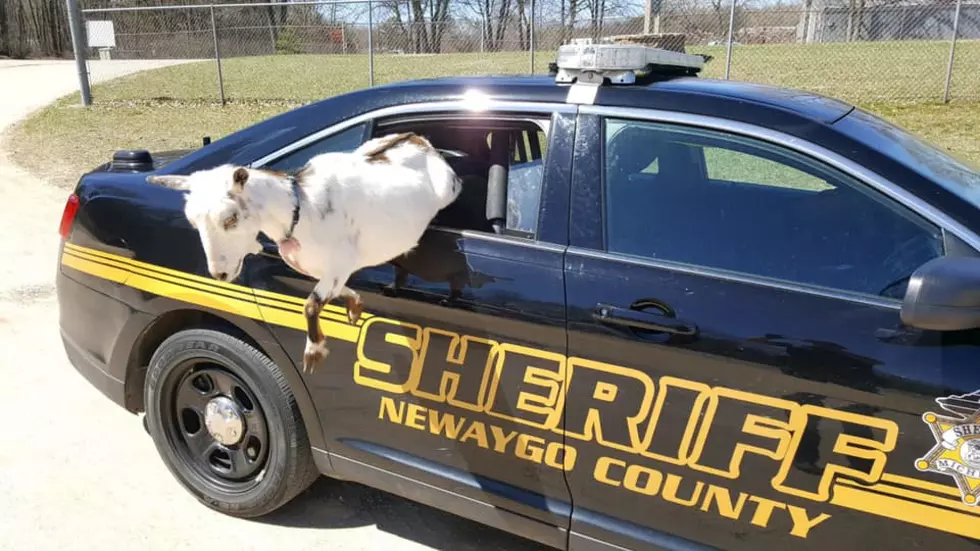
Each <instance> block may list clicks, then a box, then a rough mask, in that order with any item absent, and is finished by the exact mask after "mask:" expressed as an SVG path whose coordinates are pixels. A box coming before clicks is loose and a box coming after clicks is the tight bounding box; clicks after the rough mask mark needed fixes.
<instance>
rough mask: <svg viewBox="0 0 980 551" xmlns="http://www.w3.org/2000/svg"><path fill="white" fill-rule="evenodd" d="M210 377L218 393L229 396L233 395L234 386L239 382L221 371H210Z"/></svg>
mask: <svg viewBox="0 0 980 551" xmlns="http://www.w3.org/2000/svg"><path fill="white" fill-rule="evenodd" d="M211 378H212V379H213V380H214V384H215V386H216V387H217V389H218V393H220V394H223V395H225V396H227V397H229V398H231V397H233V396H234V392H235V387H236V386H238V385H239V384H238V383H237V382H235V381H234V380H232V378H231V377H229V376H228V375H227V374H225V373H223V372H221V371H212V372H211Z"/></svg>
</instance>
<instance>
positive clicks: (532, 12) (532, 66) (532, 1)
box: [528, 0, 534, 74]
mask: <svg viewBox="0 0 980 551" xmlns="http://www.w3.org/2000/svg"><path fill="white" fill-rule="evenodd" d="M530 23H531V28H530V29H528V30H529V31H530V33H529V35H530V36H528V42H529V43H530V44H529V45H530V50H531V74H534V0H531V21H530Z"/></svg>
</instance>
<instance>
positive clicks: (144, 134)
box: [6, 41, 980, 186]
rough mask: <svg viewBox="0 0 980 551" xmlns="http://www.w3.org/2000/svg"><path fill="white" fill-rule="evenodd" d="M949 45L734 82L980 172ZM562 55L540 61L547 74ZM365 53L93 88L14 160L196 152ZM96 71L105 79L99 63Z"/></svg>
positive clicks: (494, 58)
mask: <svg viewBox="0 0 980 551" xmlns="http://www.w3.org/2000/svg"><path fill="white" fill-rule="evenodd" d="M948 48H949V46H948V44H946V43H942V42H916V43H889V44H882V43H878V44H826V45H824V44H821V45H809V46H805V47H801V46H796V45H756V46H737V47H736V48H735V51H734V53H733V57H732V69H731V76H732V78H733V79H738V80H749V81H753V82H764V83H773V84H779V85H784V86H790V87H794V88H803V89H807V90H812V91H816V92H818V93H822V94H826V95H830V96H835V97H838V98H841V99H844V100H846V101H851V102H853V103H856V104H858V105H860V106H861V107H864V108H866V109H868V110H870V111H872V112H875V113H877V114H879V115H882V116H884V117H885V118H887V119H889V120H891V121H892V122H895V123H897V124H899V125H900V126H903V127H905V128H907V129H909V130H911V131H913V132H915V133H917V134H918V135H920V136H923V137H924V138H926V139H927V140H929V141H931V142H933V143H935V144H937V145H939V146H941V147H943V148H945V149H947V150H948V151H951V152H953V153H954V154H957V155H958V156H960V157H962V158H965V159H968V160H970V161H973V162H975V163H977V164H980V138H978V137H977V135H976V129H977V128H980V72H978V71H976V70H975V69H973V70H971V69H970V68H975V67H980V41H961V42H959V43H958V45H957V57H956V65H955V67H956V69H955V72H954V78H953V82H952V96H953V98H954V101H953V102H951V103H950V104H946V105H944V104H942V103H941V102H940V99H941V94H942V90H943V84H944V78H945V67H946V56H947V55H948ZM689 51H691V52H692V53H708V54H711V55H713V56H714V59H713V60H712V61H710V62H709V63H708V64H707V65H706V67H705V70H704V72H703V73H702V74H703V76H705V77H709V78H710V77H722V76H723V75H724V70H725V50H724V47H706V48H695V47H691V48H689ZM553 56H554V54H553V52H540V53H538V54H537V55H536V56H535V72H539V73H540V72H545V71H547V65H548V62H549V61H552V60H553V59H554V57H553ZM374 66H375V83H378V84H381V83H386V82H393V81H399V80H405V79H412V78H422V77H430V76H444V75H460V74H488V73H489V74H493V73H523V72H527V71H528V69H529V60H528V56H527V54H525V53H521V52H507V53H498V54H443V55H436V56H393V55H383V56H382V55H378V56H375V60H374ZM367 67H368V59H367V56H362V55H351V56H327V55H285V56H272V57H248V58H233V59H227V60H223V61H222V69H223V76H224V88H225V94H226V97H227V98H228V100H229V103H228V104H227V105H225V106H224V107H221V106H220V105H219V104H218V102H217V100H218V91H217V79H216V72H215V64H214V63H213V62H201V63H190V64H185V65H178V66H172V67H166V68H162V69H156V70H152V71H147V72H143V73H138V74H135V75H130V76H127V77H123V78H119V79H115V80H112V81H108V82H105V83H102V84H98V85H95V86H93V90H92V92H93V97H94V105H93V106H92V107H90V108H87V109H86V108H80V107H77V105H78V104H79V99H78V94H77V93H76V94H73V95H70V96H68V97H66V98H63V99H62V100H60V101H59V102H57V103H55V104H54V105H52V106H49V107H47V108H45V109H43V110H41V111H39V112H38V113H36V114H35V115H34V116H32V117H31V118H29V119H28V120H26V121H25V122H23V123H22V124H20V125H17V126H16V127H14V128H13V130H12V131H11V132H10V133H9V135H8V136H7V137H6V138H7V140H6V143H7V147H8V149H9V150H11V151H12V152H13V155H14V159H15V160H16V161H17V162H18V163H20V164H22V165H23V166H25V167H26V168H28V169H29V170H32V171H34V172H35V173H38V174H40V175H42V176H45V177H47V178H49V179H51V180H52V181H54V182H56V183H58V184H60V185H63V186H70V185H73V184H74V182H75V181H76V180H77V178H78V176H79V175H80V174H81V173H82V172H84V171H85V170H86V169H89V168H91V167H93V166H95V165H97V164H100V163H102V162H105V161H107V160H109V159H110V158H111V155H112V152H113V151H114V150H116V149H122V148H130V147H139V148H146V149H150V150H161V149H173V148H184V147H197V146H198V145H200V143H201V137H202V136H211V137H212V139H218V138H219V137H221V136H223V135H226V134H228V133H230V132H233V131H235V130H237V129H239V128H242V127H244V126H247V125H249V124H251V123H253V122H256V121H259V120H262V119H264V118H267V117H269V116H271V115H274V114H276V113H279V112H282V111H285V110H288V109H290V108H293V107H296V106H299V105H301V104H304V103H307V102H310V101H315V100H317V99H320V98H324V97H329V96H332V95H336V94H339V93H343V92H347V91H351V90H355V89H358V88H362V87H365V86H367V84H368V79H367ZM90 71H92V72H93V74H97V72H98V62H92V63H91V66H90Z"/></svg>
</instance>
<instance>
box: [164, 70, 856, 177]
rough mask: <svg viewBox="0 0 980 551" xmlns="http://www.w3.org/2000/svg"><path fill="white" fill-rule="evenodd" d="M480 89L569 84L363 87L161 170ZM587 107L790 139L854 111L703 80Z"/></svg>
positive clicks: (531, 79)
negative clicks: (686, 116) (689, 118)
mask: <svg viewBox="0 0 980 551" xmlns="http://www.w3.org/2000/svg"><path fill="white" fill-rule="evenodd" d="M470 90H479V91H481V92H483V93H484V94H485V95H486V96H487V97H488V98H489V99H491V100H495V101H504V102H540V103H565V102H566V101H567V99H568V94H569V90H570V85H568V84H559V83H556V82H555V79H554V76H551V75H548V74H516V75H508V74H501V75H473V76H445V77H431V78H419V79H414V80H405V81H400V82H393V83H386V84H380V85H376V86H372V87H366V88H362V89H359V90H355V91H352V92H348V93H345V94H340V95H337V96H332V97H328V98H324V99H322V100H319V101H315V102H312V103H308V104H306V105H303V106H301V107H298V108H295V109H292V110H289V111H286V112H284V113H281V114H278V115H275V116H273V117H270V118H268V119H265V120H263V121H261V122H258V123H256V124H254V125H252V126H250V127H247V128H244V129H241V130H239V131H237V132H234V133H232V134H231V135H228V136H225V137H224V138H222V139H219V140H216V141H214V142H212V143H211V144H210V145H207V146H205V147H202V148H201V149H199V150H197V151H195V152H193V153H191V154H189V155H187V156H186V157H184V158H182V159H180V160H179V161H177V162H176V163H174V164H173V165H171V166H168V167H164V168H163V170H162V172H163V173H166V172H169V171H171V170H172V171H174V172H183V173H187V172H190V171H193V170H197V169H200V168H205V167H207V166H213V165H214V164H217V163H223V162H247V161H248V160H249V159H250V158H253V157H256V156H260V154H259V153H257V152H260V151H270V150H274V149H276V148H278V147H282V146H284V145H287V144H288V143H290V142H291V141H292V140H295V139H296V136H303V135H307V134H310V133H313V132H316V131H318V130H320V129H322V128H325V127H327V126H330V125H332V124H334V123H336V122H339V121H341V120H344V119H346V118H349V117H352V116H356V115H358V114H361V113H365V112H368V111H373V110H375V109H381V108H385V107H391V106H396V105H404V104H409V103H425V102H438V101H446V100H454V99H459V98H460V97H461V96H462V95H463V94H464V93H466V92H467V91H470ZM593 104H594V105H600V106H615V107H626V108H646V109H663V110H670V111H675V112H683V113H691V114H696V115H708V116H716V117H723V118H728V119H731V120H735V121H741V122H745V123H750V124H756V125H761V126H765V127H770V128H774V129H779V130H783V131H786V132H789V133H790V134H797V133H799V132H801V131H806V129H807V128H809V127H812V126H814V125H815V124H816V125H826V124H832V123H833V122H835V121H836V120H838V119H840V118H841V117H843V116H844V115H846V114H847V113H849V112H851V111H852V110H853V107H852V106H851V105H849V104H846V103H844V102H841V101H839V100H835V99H832V98H827V97H823V96H820V95H818V94H815V93H812V92H805V91H800V90H792V89H786V88H780V87H777V86H771V85H764V84H752V83H745V82H736V81H728V80H716V79H707V78H703V77H674V78H667V79H661V80H659V81H656V82H652V83H645V84H633V85H604V86H600V87H599V89H598V91H597V93H596V96H595V98H594V101H593Z"/></svg>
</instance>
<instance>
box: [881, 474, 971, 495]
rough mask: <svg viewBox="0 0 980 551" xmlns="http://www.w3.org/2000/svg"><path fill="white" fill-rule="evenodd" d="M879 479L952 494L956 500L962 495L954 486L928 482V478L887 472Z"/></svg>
mask: <svg viewBox="0 0 980 551" xmlns="http://www.w3.org/2000/svg"><path fill="white" fill-rule="evenodd" d="M881 479H882V480H883V481H885V482H891V483H893V484H901V485H903V486H912V487H913V488H921V489H923V490H929V491H931V492H935V493H938V494H943V495H947V496H953V497H955V498H957V500H959V498H960V496H961V495H962V494H960V491H959V490H958V489H957V488H956V487H954V486H944V485H942V484H936V483H935V482H929V481H928V480H919V479H917V478H909V477H907V476H899V475H897V474H887V473H886V474H884V475H882V476H881Z"/></svg>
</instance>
